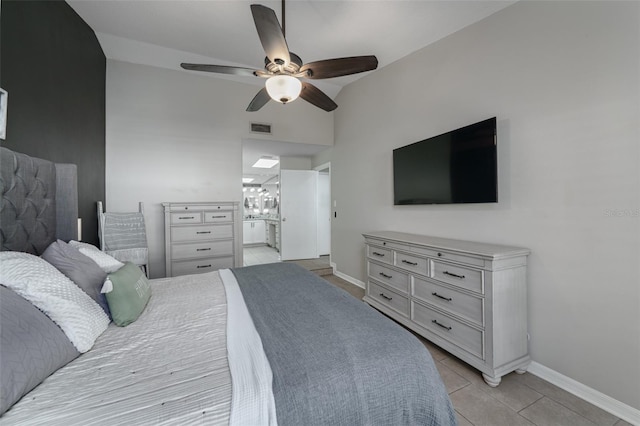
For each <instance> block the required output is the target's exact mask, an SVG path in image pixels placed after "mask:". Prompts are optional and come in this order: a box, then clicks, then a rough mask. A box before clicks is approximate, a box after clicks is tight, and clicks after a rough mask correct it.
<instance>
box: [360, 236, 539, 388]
mask: <svg viewBox="0 0 640 426" xmlns="http://www.w3.org/2000/svg"><path fill="white" fill-rule="evenodd" d="M363 235H364V237H365V243H366V263H367V275H368V278H367V288H366V294H365V297H364V300H365V301H366V302H367V303H369V304H370V305H371V306H373V307H374V308H376V309H378V310H380V311H381V312H384V313H385V314H387V315H388V316H390V317H391V318H393V319H395V320H396V321H398V322H399V323H401V324H403V325H405V326H406V327H408V328H410V329H411V330H413V331H415V332H417V333H418V334H420V335H422V336H424V337H425V338H427V339H428V340H430V341H432V342H433V343H435V344H436V345H438V346H440V347H442V348H443V349H445V350H447V351H448V352H450V353H451V354H453V355H455V356H456V357H458V358H460V359H461V360H463V361H465V362H467V363H468V364H470V365H472V366H473V367H475V368H477V369H478V370H480V371H481V372H482V375H483V377H484V380H485V381H486V382H487V384H489V385H490V386H498V384H499V383H500V380H501V378H502V376H504V375H505V374H507V373H510V372H512V371H516V372H518V373H524V372H525V371H526V368H527V366H528V364H529V362H530V358H529V351H528V334H527V282H526V275H527V256H528V254H529V250H528V249H524V248H519V247H510V246H503V245H495V244H483V243H477V242H470V241H461V240H450V239H446V238H436V237H429V236H424V235H414V234H406V233H401V232H391V231H383V232H371V233H367V234H363Z"/></svg>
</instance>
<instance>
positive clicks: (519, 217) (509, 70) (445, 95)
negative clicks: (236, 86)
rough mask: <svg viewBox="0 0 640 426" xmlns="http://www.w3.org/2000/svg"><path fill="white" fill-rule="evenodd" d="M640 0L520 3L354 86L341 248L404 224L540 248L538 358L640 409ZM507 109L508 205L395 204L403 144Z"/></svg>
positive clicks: (338, 162) (358, 273) (336, 233)
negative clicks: (395, 152) (396, 157)
mask: <svg viewBox="0 0 640 426" xmlns="http://www.w3.org/2000/svg"><path fill="white" fill-rule="evenodd" d="M639 8H640V3H638V2H529V1H523V2H519V3H517V4H515V5H513V6H510V7H508V8H506V9H504V10H503V11H501V12H498V13H497V14H495V15H492V16H490V17H488V18H487V19H485V20H483V21H481V22H479V23H477V24H475V25H473V26H471V27H468V28H465V29H463V30H461V31H460V32H458V33H456V34H453V35H451V36H449V37H447V38H445V39H442V40H440V41H439V42H437V43H435V44H433V45H431V46H429V47H427V48H425V49H422V50H420V51H418V52H416V53H415V54H413V55H411V56H409V57H407V58H404V59H402V60H400V61H398V62H396V63H393V64H391V65H389V66H387V67H385V68H383V69H380V70H378V71H376V72H374V73H372V74H371V75H369V76H366V77H364V78H363V79H361V80H358V81H357V82H355V83H353V84H351V85H349V86H347V87H346V88H345V89H343V91H342V92H341V93H340V94H339V95H338V99H337V103H338V104H339V105H340V108H338V109H337V110H336V113H335V114H336V115H335V142H334V147H333V149H332V152H331V167H332V169H331V173H332V189H331V190H332V196H333V198H334V199H335V200H336V201H337V208H336V210H337V218H334V219H333V222H332V225H333V226H332V251H331V253H332V260H333V261H334V262H335V263H336V264H337V268H338V270H339V271H340V272H342V273H345V274H347V275H349V276H352V277H354V278H356V279H359V280H362V281H365V280H366V279H365V264H364V260H363V257H364V249H363V238H362V236H361V233H362V232H364V231H372V230H383V229H387V230H397V231H405V232H414V233H420V234H428V235H435V236H442V237H451V238H459V239H468V240H476V241H486V242H494V243H503V244H510V245H516V246H523V247H528V248H530V249H531V250H532V254H531V256H530V259H529V270H528V271H529V272H528V280H529V281H528V282H529V308H530V309H529V329H530V334H531V345H530V349H531V355H532V357H533V359H534V360H535V361H536V362H538V363H540V364H542V365H544V366H546V367H549V368H551V369H553V370H555V371H557V372H559V373H561V374H563V375H566V376H568V377H570V378H572V379H574V380H577V381H578V382H581V383H583V384H585V385H587V386H589V387H591V388H593V389H596V390H598V391H600V392H602V393H604V394H606V395H609V396H611V397H613V398H615V399H617V400H618V401H621V402H623V403H625V404H628V405H630V406H632V407H635V408H636V409H640V285H639V283H640V267H639V260H640V214H639V213H640V171H639V170H640V167H639V166H640V158H639V146H640V144H639V140H640V132H639V128H638V127H639V124H638V117H639V116H640V111H639V105H640V83H639V79H640V67H639V53H638V52H639V51H640V44H639V37H638V36H639V28H640V25H639V15H640V13H639V12H640V10H639ZM492 116H497V118H498V162H499V173H498V175H499V176H498V178H499V198H500V201H499V203H497V204H478V205H439V206H393V193H392V156H391V155H392V149H393V148H397V147H400V146H403V145H407V144H409V143H413V142H416V141H418V140H421V139H424V138H427V137H430V136H435V135H438V134H440V133H443V132H446V131H449V130H453V129H456V128H458V127H462V126H465V125H467V124H471V123H474V122H477V121H480V120H483V119H486V118H489V117H492Z"/></svg>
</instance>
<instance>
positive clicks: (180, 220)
mask: <svg viewBox="0 0 640 426" xmlns="http://www.w3.org/2000/svg"><path fill="white" fill-rule="evenodd" d="M190 223H202V212H190V211H185V212H180V213H171V224H172V225H179V224H190Z"/></svg>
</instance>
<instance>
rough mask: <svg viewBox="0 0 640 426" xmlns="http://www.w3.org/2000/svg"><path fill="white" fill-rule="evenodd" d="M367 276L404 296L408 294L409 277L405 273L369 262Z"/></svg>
mask: <svg viewBox="0 0 640 426" xmlns="http://www.w3.org/2000/svg"><path fill="white" fill-rule="evenodd" d="M369 276H370V277H371V278H373V279H375V280H378V281H380V282H382V283H384V284H387V285H389V286H391V287H394V288H396V289H398V290H400V291H402V292H403V293H405V294H406V293H408V292H409V275H407V274H406V273H403V272H398V271H396V270H394V269H391V268H387V267H385V266H382V265H378V264H377V263H373V262H369Z"/></svg>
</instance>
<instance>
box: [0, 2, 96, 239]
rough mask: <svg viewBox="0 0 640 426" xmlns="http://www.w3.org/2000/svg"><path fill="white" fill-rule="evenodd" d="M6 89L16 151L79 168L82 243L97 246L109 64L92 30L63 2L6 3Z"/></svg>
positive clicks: (1, 55)
mask: <svg viewBox="0 0 640 426" xmlns="http://www.w3.org/2000/svg"><path fill="white" fill-rule="evenodd" d="M0 7H1V14H0V19H1V23H0V28H1V29H0V31H1V33H0V42H1V50H0V87H2V88H3V89H5V90H7V92H8V94H9V107H8V116H7V137H6V140H4V141H1V143H2V146H4V147H6V148H9V149H11V150H13V151H17V152H22V153H25V154H28V155H31V156H35V157H40V158H44V159H47V160H51V161H55V162H59V163H74V164H76V165H77V166H78V195H79V197H78V204H79V205H78V210H79V216H80V217H81V218H82V226H83V229H82V238H83V240H84V241H87V242H89V243H94V244H97V243H98V231H97V218H96V201H98V200H104V197H105V72H106V59H105V56H104V53H103V52H102V48H101V47H100V44H99V43H98V40H97V38H96V36H95V34H94V32H93V30H92V29H91V28H90V27H89V26H88V25H87V24H86V23H85V22H84V21H83V20H82V19H81V18H80V17H79V16H78V15H77V14H76V13H75V11H74V10H73V9H72V8H71V7H70V6H69V5H68V4H67V3H66V2H64V1H13V0H12V1H7V0H3V1H2V3H1V4H0Z"/></svg>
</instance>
